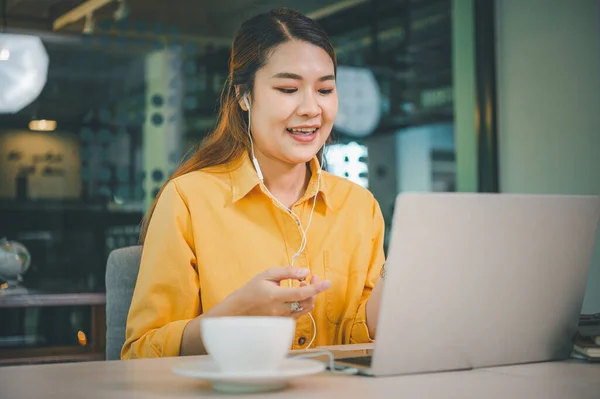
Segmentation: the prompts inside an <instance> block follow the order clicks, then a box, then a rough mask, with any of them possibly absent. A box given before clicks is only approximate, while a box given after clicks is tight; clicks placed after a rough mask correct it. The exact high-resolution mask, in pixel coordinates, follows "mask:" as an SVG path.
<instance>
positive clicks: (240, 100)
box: [235, 85, 250, 111]
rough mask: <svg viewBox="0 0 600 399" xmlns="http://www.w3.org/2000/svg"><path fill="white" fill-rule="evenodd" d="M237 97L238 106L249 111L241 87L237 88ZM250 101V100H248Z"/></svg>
mask: <svg viewBox="0 0 600 399" xmlns="http://www.w3.org/2000/svg"><path fill="white" fill-rule="evenodd" d="M235 97H236V98H237V99H238V104H239V105H240V108H241V109H242V110H244V111H248V107H247V106H246V102H245V101H244V96H243V94H240V86H239V85H238V86H235ZM248 101H250V99H248Z"/></svg>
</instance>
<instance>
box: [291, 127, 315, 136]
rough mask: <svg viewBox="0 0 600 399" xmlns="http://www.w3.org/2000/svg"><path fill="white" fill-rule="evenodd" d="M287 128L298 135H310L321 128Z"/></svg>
mask: <svg viewBox="0 0 600 399" xmlns="http://www.w3.org/2000/svg"><path fill="white" fill-rule="evenodd" d="M285 130H287V131H288V133H291V134H295V135H298V136H310V135H311V134H315V133H316V132H317V130H319V128H318V127H313V128H301V129H290V128H286V129H285Z"/></svg>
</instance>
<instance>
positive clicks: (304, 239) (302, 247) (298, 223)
mask: <svg viewBox="0 0 600 399" xmlns="http://www.w3.org/2000/svg"><path fill="white" fill-rule="evenodd" d="M243 99H244V103H245V104H246V108H248V137H249V138H250V149H251V151H252V163H253V164H254V167H255V169H256V173H257V174H258V177H259V180H260V183H261V186H262V187H263V189H264V190H265V191H266V192H267V193H269V196H270V197H271V199H272V200H274V201H275V202H276V203H277V204H278V205H279V206H280V207H281V208H283V209H285V210H286V211H287V212H288V213H289V214H290V215H291V216H292V217H293V218H294V219H295V221H296V226H297V227H298V229H299V230H300V233H301V234H302V241H301V242H300V248H299V249H298V251H297V252H296V253H295V254H294V256H292V260H291V262H290V263H291V264H290V266H291V267H294V263H295V261H296V259H297V258H298V257H299V256H300V255H301V254H302V252H304V250H305V249H306V243H307V236H306V232H307V231H308V228H309V227H310V224H311V222H312V217H313V213H314V211H315V206H316V204H317V195H318V194H319V189H320V188H321V170H322V168H323V162H324V160H325V149H323V151H322V153H321V164H320V165H319V170H318V171H317V188H316V192H315V195H314V197H313V204H312V208H311V211H310V214H309V217H308V223H307V225H306V229H303V228H302V221H301V220H300V217H298V215H296V214H295V213H294V212H293V211H292V210H291V209H289V208H288V207H287V206H285V205H283V204H282V203H281V202H280V201H279V200H278V199H277V198H276V197H275V196H274V195H273V194H272V193H271V192H270V191H269V189H268V188H267V186H266V185H265V184H264V179H263V174H262V171H261V170H260V165H259V164H258V160H257V159H256V156H255V155H254V141H253V140H252V133H251V132H250V124H251V121H252V119H251V112H250V104H249V102H248V99H247V97H246V93H244V95H243ZM290 286H291V284H290ZM308 315H309V316H310V319H311V321H312V325H313V336H312V339H311V340H310V342H309V343H308V345H307V346H306V349H308V348H310V346H311V345H312V344H313V342H314V341H315V338H316V337H317V323H316V322H315V319H314V317H313V315H312V314H311V313H308Z"/></svg>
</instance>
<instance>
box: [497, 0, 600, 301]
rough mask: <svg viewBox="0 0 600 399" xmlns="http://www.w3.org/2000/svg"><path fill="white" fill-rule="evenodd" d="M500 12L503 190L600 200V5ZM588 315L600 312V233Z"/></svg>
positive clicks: (549, 3) (502, 4) (506, 4)
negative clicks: (598, 197) (599, 198)
mask: <svg viewBox="0 0 600 399" xmlns="http://www.w3.org/2000/svg"><path fill="white" fill-rule="evenodd" d="M496 8H497V14H496V15H497V74H498V112H499V114H498V133H499V143H498V146H499V163H500V165H499V166H500V187H501V191H504V192H515V193H557V194H594V195H600V22H599V20H600V2H598V0H576V1H573V0H527V1H522V0H502V1H496ZM596 242H597V245H596V251H595V255H594V260H593V265H592V269H591V271H590V276H589V279H588V286H587V291H586V297H585V302H584V307H583V312H600V234H598V237H597V241H596Z"/></svg>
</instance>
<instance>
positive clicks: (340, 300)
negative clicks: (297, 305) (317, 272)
mask: <svg viewBox="0 0 600 399" xmlns="http://www.w3.org/2000/svg"><path fill="white" fill-rule="evenodd" d="M349 262H350V256H349V255H348V254H346V253H345V252H340V251H324V252H323V277H324V278H325V279H326V280H329V281H331V286H330V287H329V289H327V290H326V291H325V292H324V294H325V314H326V315H327V319H328V320H329V321H330V322H331V323H333V324H340V323H341V322H342V320H343V319H344V317H345V314H346V308H347V304H348V298H347V296H348V282H349V274H350V263H349Z"/></svg>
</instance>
